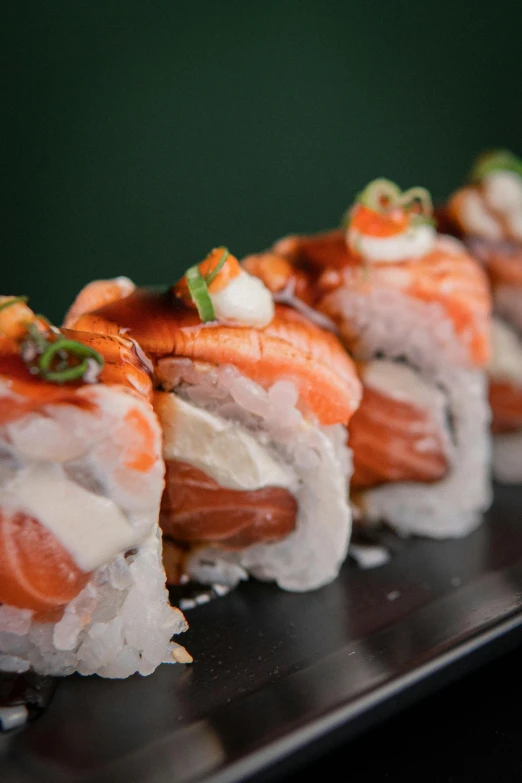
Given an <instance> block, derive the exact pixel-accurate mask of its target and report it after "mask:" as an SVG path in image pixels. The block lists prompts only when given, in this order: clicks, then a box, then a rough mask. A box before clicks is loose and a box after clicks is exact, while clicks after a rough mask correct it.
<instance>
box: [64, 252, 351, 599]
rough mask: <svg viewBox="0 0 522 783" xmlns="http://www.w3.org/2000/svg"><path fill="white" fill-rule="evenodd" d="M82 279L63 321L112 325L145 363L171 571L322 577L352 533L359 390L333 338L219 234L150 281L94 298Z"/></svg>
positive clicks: (291, 580) (224, 580)
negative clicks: (277, 294)
mask: <svg viewBox="0 0 522 783" xmlns="http://www.w3.org/2000/svg"><path fill="white" fill-rule="evenodd" d="M109 282H110V281H109ZM91 291H92V293H93V296H92V297H87V296H86V295H85V294H81V295H80V296H83V298H84V301H87V299H89V308H90V310H89V312H84V313H83V314H81V315H78V301H77V302H76V303H75V304H74V305H73V311H72V312H73V313H74V314H75V315H74V317H73V318H71V317H70V316H68V317H67V319H66V322H67V323H68V324H70V325H74V327H75V328H77V329H80V330H91V331H93V332H98V333H102V334H114V335H119V334H125V335H126V336H127V337H130V338H132V339H133V340H135V341H136V342H137V343H138V344H139V345H140V346H141V348H142V350H143V351H144V353H145V354H146V355H147V356H148V357H149V358H150V360H151V361H152V363H153V365H154V369H155V387H156V389H155V395H154V407H155V410H156V412H157V414H158V417H159V420H160V422H161V426H162V431H163V456H164V459H165V462H166V466H167V474H166V490H165V493H164V495H163V500H162V507H161V527H162V529H163V535H164V542H165V543H164V549H165V564H166V569H167V575H168V578H169V582H170V584H174V585H175V584H180V583H183V582H184V581H186V580H193V581H197V582H199V583H202V584H220V585H227V586H233V585H235V584H237V583H238V582H239V581H240V580H242V579H246V578H247V577H248V576H249V575H253V576H255V577H257V578H259V579H262V580H267V581H275V582H276V583H277V584H278V585H279V586H280V587H282V588H283V589H286V590H295V591H305V590H310V589H314V588H318V587H320V586H322V585H324V584H327V583H328V582H331V581H332V580H333V579H335V577H336V576H337V574H338V572H339V569H340V566H341V564H342V562H343V561H344V559H345V557H346V554H347V549H348V543H349V540H350V534H351V514H350V507H349V504H348V502H347V488H348V485H349V478H350V474H351V460H350V453H349V450H348V448H347V445H346V426H347V424H348V422H349V420H350V418H351V416H352V414H353V412H354V410H355V409H356V408H357V406H358V404H359V401H360V395H361V387H360V383H359V380H358V378H357V373H356V370H355V367H354V365H353V363H352V361H351V359H350V358H349V357H348V356H347V354H346V352H345V351H344V349H343V348H342V346H341V344H340V343H339V342H338V341H337V339H336V338H335V337H334V336H333V335H332V334H330V333H329V332H326V331H324V330H321V329H320V328H318V327H317V326H315V325H314V324H313V323H311V322H310V321H309V320H308V319H306V318H305V317H303V316H302V315H300V314H299V313H298V312H296V311H295V310H293V309H292V308H290V307H286V306H282V305H274V302H273V297H272V295H271V293H270V292H269V290H268V289H267V288H266V286H265V285H264V284H263V283H262V282H261V281H260V280H258V279H257V278H255V277H252V276H251V275H249V274H248V273H247V272H246V271H245V270H243V269H242V268H241V267H240V265H239V264H238V262H237V260H236V259H235V258H234V257H233V256H232V255H231V254H230V253H229V252H228V251H227V250H226V249H224V248H217V249H215V250H214V251H212V252H211V253H210V255H209V256H208V257H207V258H206V259H205V260H204V261H203V262H202V263H200V264H198V265H195V266H194V267H191V268H190V269H189V270H188V271H187V272H186V274H185V275H184V276H183V278H182V279H181V280H180V281H179V283H178V284H177V285H176V286H174V287H173V288H171V289H169V290H166V291H164V292H163V293H161V292H154V291H149V290H144V289H142V290H140V289H136V290H135V291H134V292H132V293H130V294H129V295H127V296H123V297H122V296H119V295H116V296H114V298H113V301H112V302H111V303H104V304H102V306H101V307H98V308H96V307H95V306H94V305H95V304H96V302H95V299H96V296H95V294H96V290H95V288H92V289H91ZM113 294H114V291H113Z"/></svg>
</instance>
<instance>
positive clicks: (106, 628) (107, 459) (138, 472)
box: [0, 297, 190, 678]
mask: <svg viewBox="0 0 522 783" xmlns="http://www.w3.org/2000/svg"><path fill="white" fill-rule="evenodd" d="M140 354H141V352H140V351H139V349H138V348H137V347H136V346H135V345H134V344H133V343H132V341H130V340H128V339H124V338H122V337H109V336H97V335H93V334H84V335H82V334H79V333H76V332H72V331H71V330H58V329H56V328H55V327H52V326H50V325H49V323H48V322H47V321H45V320H44V319H43V318H42V317H37V316H35V315H34V313H33V312H32V311H31V310H30V308H29V307H28V306H27V305H26V304H25V302H24V301H23V298H17V297H0V669H3V670H9V671H25V670H27V669H29V668H32V669H33V670H35V671H36V672H38V673H41V674H50V675H68V674H71V673H73V672H79V673H80V674H85V675H88V674H95V673H96V674H99V675H101V676H102V677H116V678H122V677H127V676H129V675H131V674H133V673H135V672H139V673H141V674H150V673H151V672H153V671H154V670H155V669H156V667H157V666H158V665H159V664H160V663H161V662H163V661H165V662H175V661H180V662H188V661H190V656H189V655H188V653H187V652H186V651H185V650H184V648H183V647H181V646H179V645H178V644H176V643H175V642H172V641H171V640H172V637H173V636H174V635H175V634H179V633H181V632H182V631H185V630H186V628H187V623H186V620H185V618H184V616H183V614H182V613H181V612H180V611H179V610H178V609H175V608H173V607H171V606H170V605H169V602H168V594H167V590H166V587H165V571H164V568H163V565H162V559H161V554H162V552H161V534H160V529H159V526H158V517H159V509H160V500H161V495H162V491H163V488H164V472H165V467H164V462H163V459H162V454H161V432H160V429H159V425H158V422H157V419H156V416H155V414H154V411H153V409H152V405H151V402H150V398H151V396H152V384H151V380H150V373H149V369H148V367H147V365H146V363H144V357H141V355H140Z"/></svg>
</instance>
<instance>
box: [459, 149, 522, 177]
mask: <svg viewBox="0 0 522 783" xmlns="http://www.w3.org/2000/svg"><path fill="white" fill-rule="evenodd" d="M495 171H511V172H513V174H518V176H519V177H522V160H521V159H520V158H517V156H516V155H513V153H512V152H510V151H509V150H491V151H490V152H485V153H483V154H482V155H480V157H479V158H478V160H477V162H476V163H475V165H474V166H473V168H472V169H471V173H470V179H471V181H472V182H480V180H481V179H484V177H487V176H488V174H493V173H494V172H495Z"/></svg>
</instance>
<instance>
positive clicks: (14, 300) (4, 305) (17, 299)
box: [0, 296, 29, 310]
mask: <svg viewBox="0 0 522 783" xmlns="http://www.w3.org/2000/svg"><path fill="white" fill-rule="evenodd" d="M28 299H29V297H28V296H13V298H12V299H8V300H7V302H2V304H0V310H5V309H6V308H7V307H11V305H14V304H16V303H17V302H22V303H23V304H25V303H26V302H27V300H28Z"/></svg>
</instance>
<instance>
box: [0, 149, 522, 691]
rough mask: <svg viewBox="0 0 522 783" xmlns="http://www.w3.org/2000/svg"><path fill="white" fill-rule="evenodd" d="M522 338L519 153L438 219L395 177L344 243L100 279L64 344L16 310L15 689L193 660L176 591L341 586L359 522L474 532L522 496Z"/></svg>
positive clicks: (5, 544)
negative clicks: (164, 274)
mask: <svg viewBox="0 0 522 783" xmlns="http://www.w3.org/2000/svg"><path fill="white" fill-rule="evenodd" d="M493 308H494V315H493V317H492V310H493ZM521 332H522V163H521V162H520V161H519V160H517V159H516V158H515V157H514V156H513V155H511V154H510V153H508V152H504V151H500V152H492V153H488V154H487V155H484V156H482V157H481V158H480V159H479V160H478V161H477V163H476V164H475V165H474V167H473V170H472V172H471V177H470V181H469V184H467V185H466V186H465V187H463V188H462V189H460V190H459V191H458V192H456V193H455V194H454V195H453V196H452V197H451V198H450V199H449V201H448V203H447V204H446V205H445V206H444V207H443V208H441V209H439V210H435V214H434V209H433V206H432V202H431V199H430V196H429V193H428V192H427V191H426V190H425V189H424V188H421V187H415V188H411V189H409V190H406V191H401V189H400V188H399V187H398V186H397V185H395V184H394V183H392V182H390V181H389V180H385V179H378V180H375V181H373V182H371V183H370V184H369V185H368V186H367V187H366V188H365V189H364V190H363V191H362V192H361V193H360V194H359V195H358V196H357V197H356V198H355V200H354V203H353V204H352V206H351V207H350V208H349V209H348V211H347V213H346V217H345V220H344V223H343V225H342V226H341V227H340V228H337V229H334V230H331V231H328V232H326V233H320V234H315V235H310V236H301V235H299V236H287V237H286V238H284V239H282V240H279V241H277V242H276V243H275V244H274V245H273V246H272V247H271V248H269V249H268V250H266V251H264V252H261V253H257V254H254V255H250V256H248V257H246V258H244V259H242V261H241V262H239V261H238V260H237V259H236V258H235V257H234V256H233V255H232V254H231V253H230V252H229V251H228V250H227V249H225V248H224V247H218V248H216V249H214V250H212V252H211V253H210V254H209V255H208V256H207V258H205V260H204V261H202V262H201V263H199V264H196V265H194V266H192V267H190V268H189V269H188V270H187V272H186V273H185V275H184V276H183V277H182V279H181V280H179V281H178V282H177V283H176V284H175V285H173V286H172V287H171V288H168V289H166V290H163V291H159V290H156V289H154V290H152V289H140V288H136V287H135V285H134V284H133V283H132V282H131V281H130V280H129V279H128V278H124V277H120V278H117V279H114V280H105V281H95V282H92V283H90V284H88V285H87V286H86V287H85V288H84V289H83V290H82V291H81V292H80V293H79V295H78V296H77V298H76V300H75V301H74V303H73V304H72V306H71V307H70V309H69V311H68V313H67V315H66V317H65V322H64V325H63V326H62V327H60V328H58V327H56V326H53V325H51V324H50V323H49V322H48V321H47V320H46V319H45V318H44V317H43V316H40V315H36V314H35V313H33V311H32V310H31V309H30V308H29V306H28V305H27V302H26V300H25V299H24V297H14V296H5V297H3V298H1V299H0V656H1V657H0V668H4V669H10V670H12V671H24V670H27V669H29V668H32V669H33V670H35V671H36V672H40V673H47V674H53V675H67V674H70V673H72V672H80V673H81V674H92V673H97V674H99V675H102V676H104V677H126V676H129V675H131V674H133V673H134V672H140V673H141V674H144V675H145V674H149V673H151V672H152V671H154V669H155V668H156V667H157V666H158V665H159V664H160V663H162V662H180V663H187V662H189V661H190V660H191V657H190V654H189V653H188V652H187V651H186V650H185V649H184V647H182V646H181V645H180V644H178V642H177V641H176V638H177V637H178V635H179V634H180V633H182V632H183V631H184V630H186V628H187V622H186V619H185V617H184V615H183V613H182V611H181V610H180V609H179V608H177V607H175V606H173V605H171V603H170V602H169V597H168V592H167V589H166V586H165V584H166V582H167V584H168V585H173V586H177V587H178V588H180V589H181V588H182V587H183V586H184V585H187V584H194V583H199V584H202V585H214V586H215V590H216V591H217V592H218V593H219V592H220V591H222V592H224V591H226V590H227V589H231V588H232V587H234V586H235V585H237V584H238V583H239V582H240V581H242V580H244V579H247V578H248V577H249V576H253V577H254V578H257V579H260V580H267V581H272V582H275V583H276V584H277V585H278V586H279V587H280V588H282V589H284V590H291V591H307V590H312V589H316V588H319V587H321V586H323V585H326V584H327V583H329V582H331V581H332V580H334V579H335V578H336V576H337V575H338V573H339V569H340V567H341V565H342V563H343V561H344V560H345V559H346V556H347V552H348V547H349V543H350V538H351V535H352V517H353V524H354V526H355V528H356V529H357V528H359V529H363V530H364V529H368V528H369V527H372V526H373V527H374V526H377V525H383V524H384V525H387V526H388V527H389V528H391V529H393V530H395V531H396V532H397V533H398V534H400V535H402V536H407V535H422V536H431V537H434V538H444V537H456V536H464V535H466V534H468V533H470V532H471V531H472V530H473V529H474V528H475V527H476V526H477V525H478V524H479V523H480V521H481V519H482V514H483V512H484V510H485V509H486V508H487V507H488V505H489V504H490V502H491V495H492V491H491V485H492V463H493V470H494V471H495V473H496V475H497V477H498V478H499V479H500V480H504V481H518V480H520V479H522V344H521V336H520V335H521ZM173 639H174V641H173Z"/></svg>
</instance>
